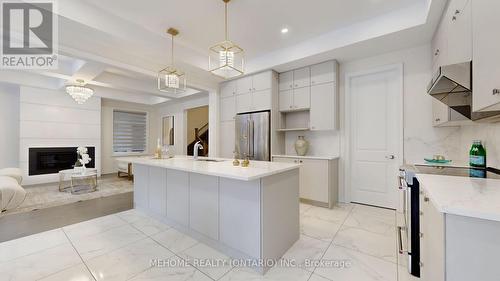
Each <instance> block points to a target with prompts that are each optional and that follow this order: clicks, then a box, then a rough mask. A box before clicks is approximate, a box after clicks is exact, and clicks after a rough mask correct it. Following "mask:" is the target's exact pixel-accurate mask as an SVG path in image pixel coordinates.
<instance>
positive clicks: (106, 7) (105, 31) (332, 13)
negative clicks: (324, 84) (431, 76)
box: [0, 0, 446, 104]
mask: <svg viewBox="0 0 500 281" xmlns="http://www.w3.org/2000/svg"><path fill="white" fill-rule="evenodd" d="M445 3H446V0H308V1H296V0H233V1H231V2H230V4H229V33H230V39H231V40H233V41H235V42H236V43H238V44H239V45H241V46H242V47H243V48H244V49H245V51H246V65H247V69H246V71H247V73H248V72H256V71H260V70H264V69H275V70H277V71H285V70H288V69H292V68H294V67H300V66H303V65H307V64H310V63H315V62H319V61H322V60H327V59H337V60H339V61H344V60H350V59H355V58H359V57H366V56H370V55H376V54H379V53H382V52H388V51H392V50H397V49H401V48H406V47H410V46H415V45H419V44H424V43H428V42H429V41H430V39H431V37H432V34H433V32H434V30H435V28H436V25H437V22H438V19H439V17H440V15H441V13H442V11H443V8H444V5H445ZM57 13H58V14H59V44H58V45H59V53H60V54H61V55H62V56H63V57H62V60H61V61H60V66H61V67H60V69H59V70H56V71H37V72H21V71H17V72H13V71H5V70H3V71H0V74H2V75H0V82H2V81H3V82H8V83H16V81H18V82H19V84H22V83H24V84H27V85H32V86H33V85H35V86H37V87H48V88H56V89H57V88H59V89H60V88H61V87H63V86H64V84H65V83H67V82H68V81H74V80H76V79H78V78H84V79H85V80H86V81H88V82H89V84H91V85H92V86H93V87H94V88H95V89H96V94H97V95H101V96H103V97H109V98H114V99H119V100H126V101H133V102H139V103H144V104H157V103H161V102H165V101H168V100H169V99H171V98H176V97H185V96H188V95H192V94H199V93H205V94H206V92H207V91H211V90H214V89H216V88H217V85H218V83H219V82H220V81H221V80H220V79H219V78H216V77H215V76H213V75H211V74H210V73H208V72H207V71H206V68H207V54H208V47H209V46H210V45H212V44H214V43H217V42H218V41H220V40H222V39H223V35H224V34H223V23H224V21H223V15H224V5H223V2H222V0H148V1H137V0H106V1H102V0H72V1H58V12H57ZM168 27H176V28H177V29H179V30H180V35H179V36H178V38H176V65H177V66H179V67H180V68H182V69H183V70H184V71H185V72H186V73H187V75H188V83H189V86H190V88H191V89H192V90H190V91H189V92H188V93H186V94H185V95H180V96H175V97H172V96H167V95H165V94H164V93H161V92H159V91H157V90H156V86H155V85H156V83H155V76H156V72H157V71H158V70H159V69H162V68H163V67H164V66H165V65H166V64H167V63H168V62H169V60H170V58H169V56H170V37H169V36H167V35H166V34H165V33H164V32H165V29H166V28H168ZM283 27H287V28H288V29H289V32H288V33H287V34H281V32H280V30H281V28H283ZM20 74H22V75H20ZM23 75H24V76H23ZM200 90H201V91H200Z"/></svg>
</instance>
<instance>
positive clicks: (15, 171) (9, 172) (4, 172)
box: [0, 168, 23, 184]
mask: <svg viewBox="0 0 500 281" xmlns="http://www.w3.org/2000/svg"><path fill="white" fill-rule="evenodd" d="M0 176H7V177H11V178H14V179H15V180H16V181H17V183H18V184H21V182H22V181H23V172H22V171H21V169H19V168H5V169H0Z"/></svg>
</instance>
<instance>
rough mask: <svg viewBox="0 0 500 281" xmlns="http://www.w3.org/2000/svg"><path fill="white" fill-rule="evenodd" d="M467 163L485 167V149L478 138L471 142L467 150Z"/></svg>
mask: <svg viewBox="0 0 500 281" xmlns="http://www.w3.org/2000/svg"><path fill="white" fill-rule="evenodd" d="M469 164H470V165H471V166H472V167H478V168H486V149H484V146H483V144H482V143H481V141H480V140H475V141H474V142H473V143H472V146H471V148H470V152H469Z"/></svg>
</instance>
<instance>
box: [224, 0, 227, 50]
mask: <svg viewBox="0 0 500 281" xmlns="http://www.w3.org/2000/svg"><path fill="white" fill-rule="evenodd" d="M224 28H225V32H226V34H225V36H226V38H225V39H226V41H227V2H225V3H224Z"/></svg>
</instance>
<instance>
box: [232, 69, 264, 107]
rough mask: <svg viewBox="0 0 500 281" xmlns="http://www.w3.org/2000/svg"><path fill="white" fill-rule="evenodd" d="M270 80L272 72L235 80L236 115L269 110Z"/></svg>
mask: <svg viewBox="0 0 500 281" xmlns="http://www.w3.org/2000/svg"><path fill="white" fill-rule="evenodd" d="M272 79H273V73H272V71H265V72H261V73H257V74H255V75H250V76H246V77H243V78H240V79H237V80H235V82H236V93H237V95H236V113H243V112H251V111H260V110H270V109H271V105H272V94H271V93H272V89H271V88H272Z"/></svg>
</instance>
